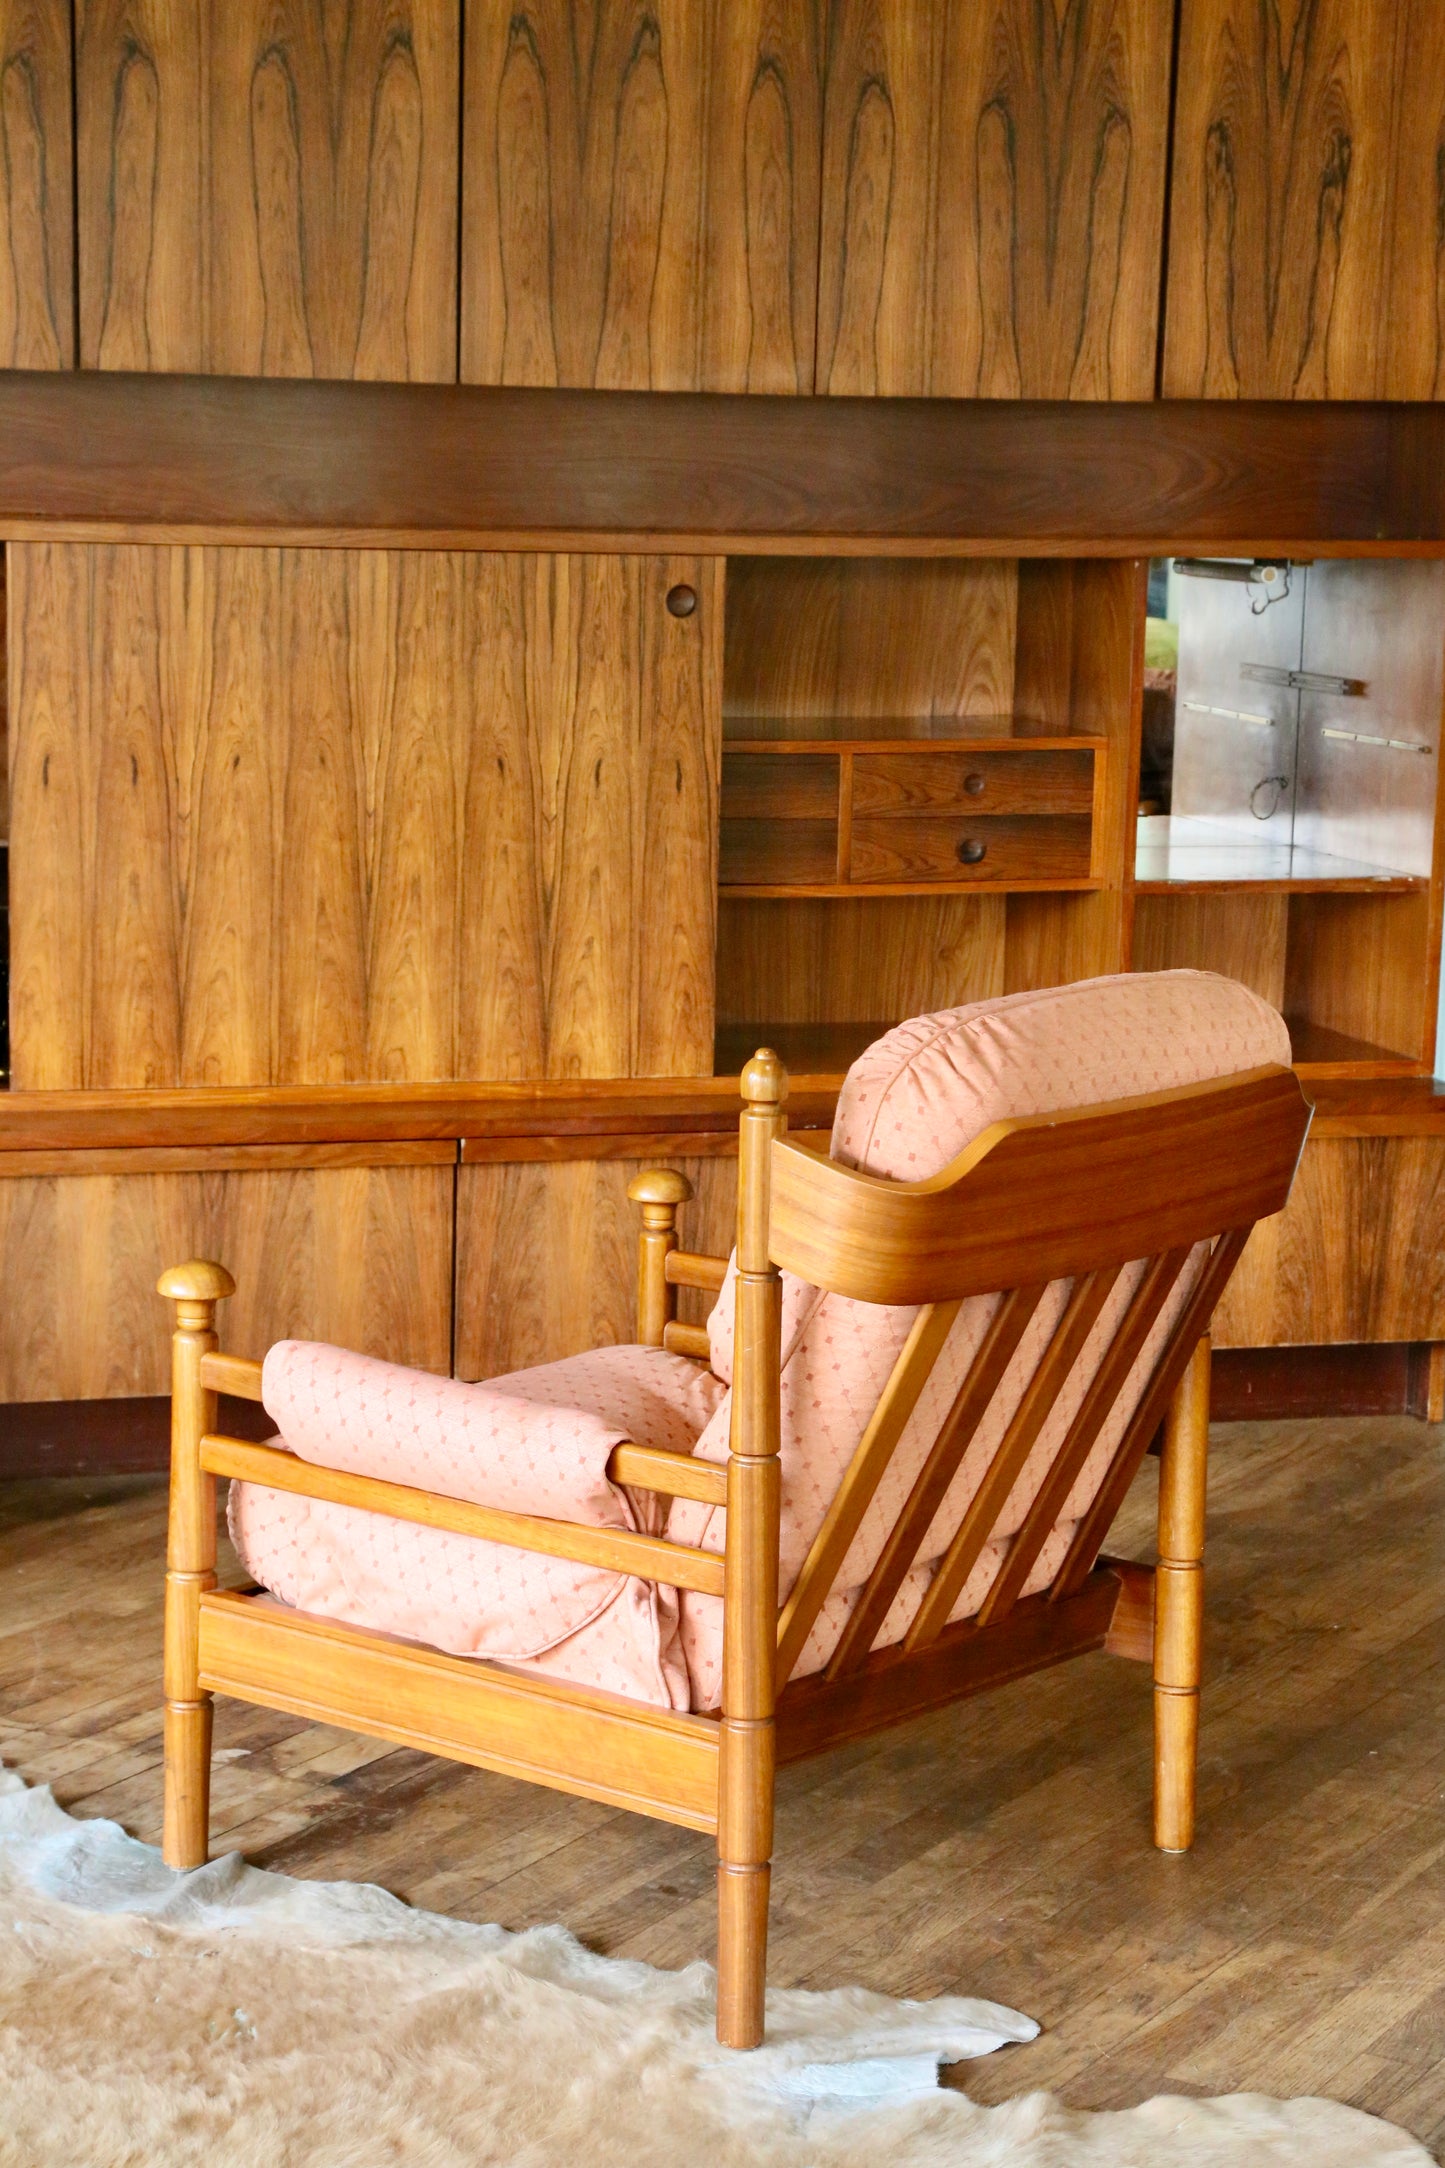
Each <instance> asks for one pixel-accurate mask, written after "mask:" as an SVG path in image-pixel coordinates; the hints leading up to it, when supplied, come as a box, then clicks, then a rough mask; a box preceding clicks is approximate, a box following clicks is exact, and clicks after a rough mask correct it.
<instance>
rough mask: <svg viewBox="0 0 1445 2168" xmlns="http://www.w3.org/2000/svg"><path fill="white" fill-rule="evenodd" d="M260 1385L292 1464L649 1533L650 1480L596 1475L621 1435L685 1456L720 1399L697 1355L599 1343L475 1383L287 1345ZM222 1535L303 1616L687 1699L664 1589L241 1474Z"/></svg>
mask: <svg viewBox="0 0 1445 2168" xmlns="http://www.w3.org/2000/svg"><path fill="white" fill-rule="evenodd" d="M262 1394H263V1398H264V1401H265V1405H266V1409H267V1412H268V1413H269V1414H270V1415H271V1416H272V1418H273V1419H274V1421H275V1422H276V1424H277V1426H278V1429H279V1430H280V1433H281V1436H282V1438H283V1439H284V1441H285V1443H286V1444H287V1445H288V1446H290V1448H291V1449H292V1451H293V1452H296V1453H298V1454H300V1456H301V1458H302V1459H303V1460H311V1461H316V1462H319V1463H321V1464H322V1465H323V1466H326V1467H332V1468H345V1469H349V1470H351V1471H352V1472H353V1473H355V1474H358V1475H375V1476H384V1477H386V1478H388V1479H389V1480H390V1481H393V1482H400V1483H410V1484H414V1485H416V1486H417V1487H418V1488H420V1489H423V1490H437V1491H441V1492H443V1493H444V1494H445V1495H447V1496H449V1497H453V1498H469V1499H473V1500H475V1501H476V1502H477V1503H479V1504H482V1505H493V1506H501V1507H505V1508H506V1509H507V1510H509V1511H511V1512H517V1513H542V1514H546V1515H548V1516H550V1517H552V1518H555V1519H563V1520H577V1521H585V1522H589V1523H591V1524H593V1525H594V1526H597V1527H612V1528H638V1529H642V1530H644V1531H649V1532H653V1533H656V1532H657V1530H658V1529H659V1527H660V1519H661V1516H660V1513H659V1506H660V1505H664V1504H665V1501H661V1500H659V1499H658V1497H657V1495H656V1493H655V1492H651V1491H638V1492H631V1491H628V1490H625V1489H622V1488H620V1487H619V1486H618V1485H616V1484H613V1483H609V1482H608V1480H607V1477H606V1473H605V1471H606V1466H607V1459H608V1455H609V1454H610V1453H611V1451H612V1448H613V1446H614V1445H617V1444H618V1443H620V1441H621V1440H623V1439H625V1438H631V1439H634V1440H635V1441H636V1442H637V1443H638V1444H639V1445H659V1446H665V1447H667V1448H668V1449H669V1450H671V1451H673V1452H687V1451H689V1450H690V1449H691V1447H692V1445H693V1443H694V1441H695V1440H696V1439H697V1437H698V1435H699V1433H700V1432H701V1431H702V1429H703V1428H704V1426H705V1424H706V1423H707V1421H708V1419H709V1417H710V1416H711V1415H712V1413H713V1411H714V1410H715V1409H716V1408H717V1406H718V1405H719V1403H720V1402H721V1401H722V1400H723V1399H724V1398H725V1397H726V1391H725V1388H724V1386H723V1385H722V1384H721V1383H720V1381H719V1380H718V1379H717V1378H715V1377H713V1376H712V1374H711V1373H710V1372H709V1371H707V1370H704V1369H703V1368H701V1367H700V1365H698V1364H697V1363H693V1362H689V1361H688V1360H687V1359H686V1357H684V1356H681V1355H667V1354H664V1353H663V1351H662V1350H661V1349H660V1348H647V1347H608V1348H597V1349H594V1350H593V1352H592V1353H591V1354H588V1355H575V1356H571V1357H569V1358H568V1359H567V1360H565V1361H563V1362H556V1363H546V1364H543V1365H542V1366H541V1367H540V1368H538V1369H535V1370H524V1371H519V1372H517V1373H516V1374H515V1375H514V1376H511V1377H502V1378H493V1379H492V1380H490V1382H489V1383H487V1384H484V1385H465V1384H462V1383H460V1382H459V1381H457V1380H456V1379H453V1378H439V1377H434V1376H432V1375H430V1374H429V1373H428V1372H426V1371H420V1370H404V1369H401V1368H400V1367H399V1366H398V1365H397V1364H395V1363H384V1362H376V1361H374V1360H373V1359H372V1358H371V1357H369V1356H365V1355H352V1354H348V1353H347V1351H346V1350H345V1349H344V1348H333V1347H325V1346H321V1345H318V1344H316V1343H314V1342H307V1341H298V1340H282V1341H279V1342H278V1343H277V1344H276V1346H275V1347H273V1348H272V1349H271V1351H270V1353H269V1354H268V1355H267V1357H266V1361H265V1366H264V1368H263V1371H262ZM230 1525H231V1535H232V1539H233V1541H234V1542H235V1545H236V1549H237V1550H238V1552H239V1553H240V1555H241V1557H242V1559H243V1560H244V1561H245V1563H246V1565H247V1566H248V1567H249V1569H250V1571H251V1572H252V1573H254V1574H255V1576H256V1578H257V1580H258V1581H261V1582H263V1583H264V1584H265V1586H266V1587H267V1588H269V1589H271V1590H272V1591H273V1592H274V1594H276V1595H278V1596H279V1597H281V1599H282V1601H283V1602H285V1603H290V1604H294V1605H295V1606H296V1607H297V1608H298V1609H299V1610H303V1611H314V1612H319V1613H321V1614H323V1615H324V1616H327V1617H331V1618H344V1619H349V1620H351V1621H352V1622H353V1623H355V1624H362V1625H371V1626H375V1627H377V1628H378V1629H380V1630H382V1631H384V1632H387V1633H398V1634H405V1635H407V1636H408V1637H410V1638H411V1639H413V1640H417V1641H426V1642H429V1643H430V1644H431V1645H432V1646H433V1647H435V1648H442V1649H449V1650H450V1651H452V1652H453V1654H456V1655H461V1656H490V1657H493V1658H495V1659H497V1660H500V1661H503V1662H511V1663H519V1664H524V1665H525V1664H527V1663H528V1662H530V1661H531V1660H532V1659H535V1658H536V1657H537V1656H539V1655H541V1654H542V1653H544V1652H548V1661H547V1665H546V1669H547V1670H549V1671H551V1672H560V1673H561V1674H562V1675H563V1676H566V1677H578V1678H581V1679H583V1680H584V1681H587V1682H589V1683H592V1684H596V1685H602V1686H606V1687H608V1688H609V1689H611V1690H613V1691H615V1692H617V1693H624V1694H633V1695H636V1696H638V1697H639V1698H641V1699H643V1700H647V1701H657V1702H661V1703H662V1704H663V1706H664V1707H672V1708H684V1709H685V1708H686V1707H687V1705H688V1683H687V1674H686V1672H685V1670H684V1669H683V1665H682V1661H681V1657H680V1654H679V1652H678V1647H677V1599H676V1594H675V1592H674V1591H673V1590H672V1589H655V1588H654V1587H653V1586H652V1584H651V1583H650V1582H646V1581H639V1580H637V1579H635V1578H634V1577H633V1576H631V1575H627V1574H620V1573H607V1572H603V1571H601V1570H600V1569H598V1568H594V1567H589V1566H579V1565H573V1564H572V1563H570V1562H569V1561H568V1560H566V1559H557V1558H542V1557H539V1556H538V1555H537V1554H536V1553H535V1552H531V1551H518V1550H512V1549H510V1548H508V1547H507V1546H505V1545H501V1544H495V1543H483V1542H479V1541H477V1540H476V1539H475V1538H473V1537H470V1536H458V1535H452V1534H450V1533H449V1532H448V1531H446V1530H445V1529H436V1528H422V1527H419V1526H417V1525H415V1524H414V1523H411V1522H407V1521H395V1520H391V1519H390V1518H388V1517H386V1516H384V1515H382V1514H378V1513H363V1512H358V1511H357V1510H356V1509H355V1508H353V1507H351V1506H337V1505H330V1504H327V1503H326V1502H324V1501H322V1500H319V1499H311V1498H298V1497H294V1496H290V1495H288V1494H286V1493H283V1492H281V1491H273V1490H267V1489H264V1488H262V1487H260V1486H259V1485H256V1484H251V1483H237V1484H233V1485H232V1487H231V1508H230Z"/></svg>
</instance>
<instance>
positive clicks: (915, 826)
mask: <svg viewBox="0 0 1445 2168" xmlns="http://www.w3.org/2000/svg"><path fill="white" fill-rule="evenodd" d="M1089 859H1090V822H1089V820H1088V819H1087V817H1085V816H1083V815H1074V814H1064V815H1061V816H1059V817H1058V818H1052V817H1049V816H1047V815H1045V816H1037V817H1035V816H1030V815H1024V814H1018V815H1009V814H997V813H994V814H982V815H980V816H979V817H978V818H977V819H970V818H969V817H968V816H967V815H959V814H950V815H947V816H944V815H931V814H901V813H885V814H868V815H865V816H864V817H863V818H862V819H861V820H860V819H858V818H857V817H856V815H855V818H854V821H853V862H852V880H853V883H854V885H855V886H858V885H861V884H864V883H883V882H900V881H994V882H997V881H1017V882H1029V881H1086V880H1088V878H1089Z"/></svg>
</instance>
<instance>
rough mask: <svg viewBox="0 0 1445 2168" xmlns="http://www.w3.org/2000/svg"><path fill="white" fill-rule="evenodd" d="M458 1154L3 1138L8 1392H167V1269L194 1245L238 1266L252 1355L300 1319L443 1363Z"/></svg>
mask: <svg viewBox="0 0 1445 2168" xmlns="http://www.w3.org/2000/svg"><path fill="white" fill-rule="evenodd" d="M454 1160H455V1147H454V1146H452V1145H448V1144H440V1145H427V1144H411V1145H393V1146H390V1147H384V1148H377V1147H372V1148H371V1150H370V1152H368V1151H367V1150H365V1149H358V1148H356V1147H345V1146H343V1147H334V1146H333V1147H326V1146H320V1147H309V1148H305V1147H302V1148H298V1147H279V1148H267V1147H265V1146H252V1147H250V1148H249V1149H248V1148H242V1149H238V1150H232V1151H226V1150H214V1151H209V1152H207V1151H201V1152H196V1153H190V1154H187V1153H185V1152H180V1151H171V1152H144V1151H142V1152H110V1153H95V1154H89V1153H85V1152H78V1153H70V1154H53V1155H48V1157H47V1155H41V1154H34V1153H10V1154H6V1155H5V1158H4V1162H3V1164H0V1261H3V1276H4V1284H5V1287H6V1290H7V1293H6V1301H5V1311H4V1323H3V1328H0V1401H33V1400H82V1399H91V1398H97V1399H99V1398H112V1397H115V1396H117V1395H122V1396H123V1395H130V1394H146V1393H164V1392H168V1391H169V1390H170V1318H169V1315H168V1313H167V1310H166V1307H165V1304H164V1303H162V1302H161V1301H160V1299H159V1298H158V1296H157V1295H156V1293H155V1283H156V1278H157V1275H158V1274H159V1273H160V1272H162V1271H163V1270H164V1269H165V1267H166V1266H167V1265H172V1264H177V1263H180V1262H183V1261H184V1260H185V1259H186V1258H188V1257H216V1258H221V1259H223V1260H224V1261H225V1263H226V1264H227V1266H228V1267H229V1268H230V1270H231V1272H232V1273H233V1274H234V1276H235V1280H236V1293H235V1295H234V1297H233V1298H232V1299H231V1301H230V1302H229V1304H228V1305H227V1308H226V1310H225V1311H224V1312H223V1313H222V1315H223V1320H224V1331H225V1337H226V1345H227V1347H228V1348H231V1349H233V1350H234V1351H235V1352H236V1353H237V1354H255V1355H261V1354H264V1352H265V1350H266V1348H267V1347H268V1346H269V1345H270V1343H271V1342H272V1341H273V1340H277V1339H282V1338H286V1337H290V1336H293V1335H294V1336H295V1337H297V1338H300V1339H323V1340H334V1341H337V1342H339V1343H340V1344H341V1345H342V1346H344V1347H354V1348H358V1349H361V1350H363V1351H364V1352H366V1353H369V1354H373V1355H384V1356H387V1357H389V1358H390V1359H391V1360H392V1361H394V1362H403V1363H412V1364H414V1365H416V1366H417V1367H418V1368H420V1369H423V1370H439V1371H443V1372H445V1371H446V1370H447V1369H448V1368H449V1367H450V1359H451V1289H450V1286H449V1284H448V1280H449V1265H450V1259H451V1247H452V1244H451V1217H452V1186H453V1172H452V1168H453V1162H454ZM22 1163H23V1165H24V1167H25V1171H24V1172H17V1171H15V1170H16V1168H17V1167H18V1166H20V1165H21V1164H22Z"/></svg>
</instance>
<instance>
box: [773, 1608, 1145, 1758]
mask: <svg viewBox="0 0 1445 2168" xmlns="http://www.w3.org/2000/svg"><path fill="white" fill-rule="evenodd" d="M1118 1600H1119V1583H1118V1580H1117V1579H1116V1577H1115V1576H1114V1574H1113V1573H1111V1572H1108V1571H1106V1570H1104V1569H1102V1568H1100V1569H1099V1570H1097V1571H1096V1572H1095V1573H1093V1574H1092V1575H1091V1576H1090V1577H1089V1579H1088V1580H1087V1581H1086V1583H1085V1584H1084V1586H1083V1588H1082V1589H1081V1590H1080V1592H1079V1594H1078V1595H1077V1596H1074V1597H1072V1598H1071V1599H1070V1600H1069V1602H1068V1603H1067V1604H1053V1605H1050V1604H1049V1603H1047V1602H1046V1600H1045V1599H1044V1598H1043V1597H1042V1596H1029V1597H1027V1598H1025V1600H1024V1602H1022V1603H1021V1604H1019V1605H1018V1606H1017V1607H1016V1609H1015V1610H1014V1612H1013V1614H1012V1616H1011V1617H1010V1619H1009V1622H1008V1626H1007V1628H1000V1627H984V1628H980V1627H979V1626H978V1624H977V1622H976V1621H975V1620H973V1619H964V1620H962V1621H960V1623H959V1624H958V1625H957V1626H950V1627H949V1628H948V1629H947V1630H946V1631H945V1632H944V1633H942V1634H940V1635H939V1637H938V1639H937V1640H936V1641H932V1642H930V1643H929V1645H928V1647H927V1648H926V1649H920V1650H918V1651H916V1652H913V1653H910V1652H909V1651H907V1650H906V1649H904V1648H902V1647H901V1646H900V1647H896V1648H889V1649H879V1650H878V1651H877V1652H876V1654H874V1655H872V1656H870V1657H869V1658H868V1660H867V1662H866V1663H864V1664H863V1665H862V1667H861V1668H860V1669H859V1670H857V1671H850V1672H849V1673H848V1675H847V1676H846V1678H841V1679H830V1678H827V1677H825V1676H823V1675H822V1674H819V1675H818V1676H817V1677H815V1678H808V1679H795V1680H794V1681H793V1683H792V1685H791V1686H789V1687H787V1688H786V1689H785V1691H784V1692H783V1694H782V1695H781V1697H780V1698H779V1701H778V1715H777V1724H778V1759H779V1761H780V1762H789V1761H801V1760H803V1759H804V1758H805V1757H806V1756H807V1755H809V1754H824V1753H827V1752H829V1751H830V1750H831V1749H832V1748H834V1747H838V1746H841V1745H843V1744H844V1743H845V1741H847V1740H849V1739H863V1738H867V1737H868V1736H869V1735H870V1734H871V1733H873V1732H877V1731H884V1730H886V1729H887V1728H888V1727H889V1726H890V1725H892V1724H902V1723H905V1722H906V1721H907V1719H908V1718H909V1717H911V1716H920V1715H922V1714H923V1713H924V1712H925V1711H926V1710H928V1709H942V1708H946V1707H947V1706H948V1704H949V1703H950V1702H953V1701H961V1700H962V1699H963V1698H964V1697H965V1696H966V1695H969V1694H980V1693H983V1692H985V1691H986V1690H987V1689H988V1688H989V1687H992V1686H1001V1685H1003V1683H1004V1682H1005V1680H1007V1679H1019V1678H1023V1677H1025V1676H1026V1675H1027V1674H1028V1673H1029V1672H1031V1671H1041V1670H1043V1669H1044V1668H1045V1667H1046V1666H1047V1665H1049V1664H1057V1663H1062V1662H1063V1660H1064V1659H1065V1657H1068V1656H1078V1655H1082V1654H1083V1652H1084V1651H1085V1650H1087V1649H1098V1648H1102V1647H1103V1646H1104V1642H1105V1639H1106V1637H1107V1635H1108V1631H1109V1622H1110V1620H1111V1619H1112V1617H1113V1615H1114V1609H1115V1606H1116V1604H1117V1602H1118Z"/></svg>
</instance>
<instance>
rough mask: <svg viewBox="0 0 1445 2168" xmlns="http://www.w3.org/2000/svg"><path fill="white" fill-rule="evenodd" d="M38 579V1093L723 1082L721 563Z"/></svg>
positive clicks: (215, 566)
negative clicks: (687, 595)
mask: <svg viewBox="0 0 1445 2168" xmlns="http://www.w3.org/2000/svg"><path fill="white" fill-rule="evenodd" d="M11 562H12V590H13V591H12V598H11V599H12V604H13V618H12V629H13V640H12V658H13V664H14V685H15V688H16V698H15V716H14V732H13V735H14V748H13V763H12V772H13V778H14V789H15V807H16V817H15V821H14V849H15V868H16V912H15V917H14V921H13V957H14V965H13V972H14V979H13V985H14V992H13V1001H12V1017H13V1023H14V1036H15V1047H16V1064H15V1075H16V1082H17V1084H18V1085H19V1086H20V1087H21V1088H31V1087H34V1088H46V1087H57V1088H67V1087H68V1088H74V1087H77V1086H82V1087H83V1086H87V1085H90V1086H99V1087H137V1086H141V1087H157V1086H170V1085H206V1084H213V1085H214V1084H227V1085H265V1084H281V1083H289V1084H339V1083H343V1082H347V1081H351V1080H360V1079H363V1078H372V1079H376V1080H378V1081H381V1080H395V1081H398V1082H401V1081H407V1080H410V1079H417V1078H445V1077H488V1076H490V1077H514V1076H536V1077H543V1076H549V1075H551V1076H577V1077H582V1076H595V1075H604V1076H627V1075H634V1074H643V1075H668V1074H680V1075H696V1074H707V1073H709V1072H710V1069H711V1061H712V1033H713V1013H712V1010H713V1002H712V985H713V947H714V909H715V903H714V891H715V880H716V832H717V773H718V760H719V730H720V724H719V715H718V710H719V686H720V678H721V654H720V646H721V626H720V617H721V611H720V607H719V604H720V595H721V564H720V561H718V560H703V561H699V560H695V559H674V558H656V559H652V558H649V559H637V558H624V557H608V558H592V559H578V558H551V557H531V558H527V557H520V556H506V557H499V556H452V555H441V554H435V553H403V554H395V555H387V554H381V553H378V554H367V553H362V552H358V553H351V554H347V553H342V552H320V551H304V550H300V551H274V550H272V551H263V550H247V549H234V550H233V549H221V550H191V551H185V550H160V549H145V548H130V547H121V548H116V549H101V550H95V551H91V550H87V549H85V548H80V547H76V548H68V547H59V548H49V547H47V546H44V545H40V546H36V547H29V546H27V547H25V548H22V549H16V550H13V551H12V557H11ZM682 580H686V581H687V582H688V583H690V584H691V585H692V586H693V587H694V588H695V589H696V591H697V593H698V594H699V597H700V598H701V601H700V607H699V608H698V609H697V610H696V611H695V613H694V614H693V615H692V616H691V617H688V618H675V617H673V616H671V615H670V614H669V613H668V612H667V610H666V608H665V606H664V597H665V595H666V593H667V591H668V589H669V587H670V586H672V585H674V584H676V583H678V582H679V581H682Z"/></svg>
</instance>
